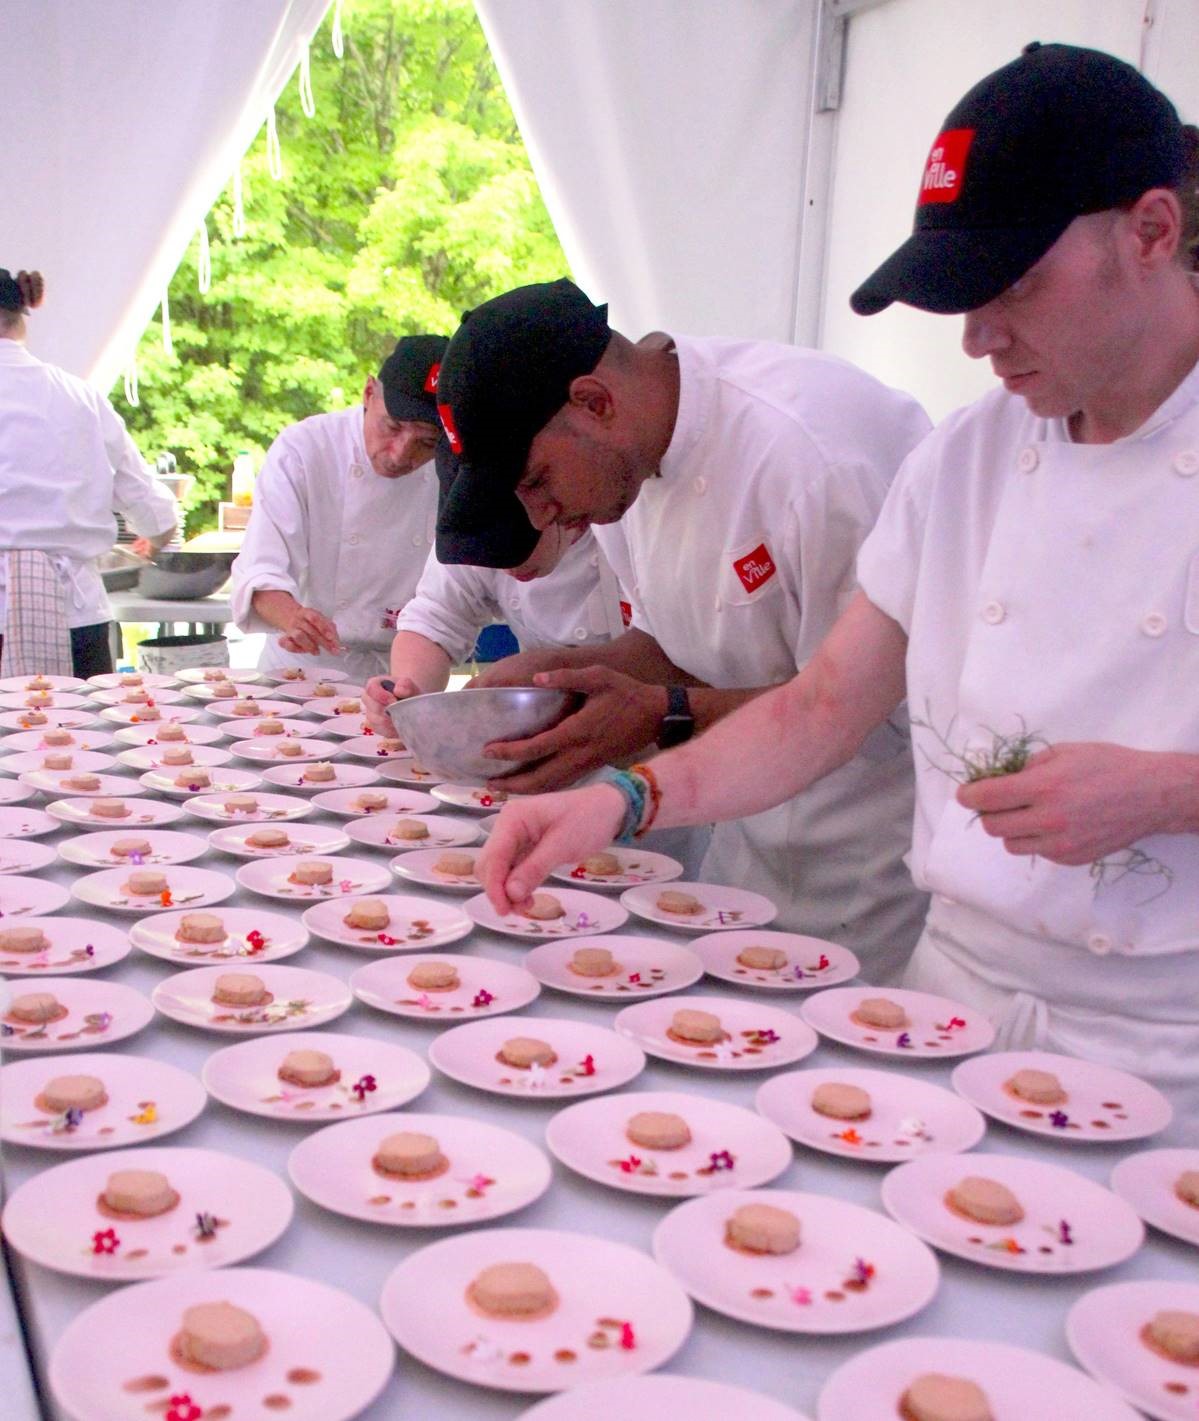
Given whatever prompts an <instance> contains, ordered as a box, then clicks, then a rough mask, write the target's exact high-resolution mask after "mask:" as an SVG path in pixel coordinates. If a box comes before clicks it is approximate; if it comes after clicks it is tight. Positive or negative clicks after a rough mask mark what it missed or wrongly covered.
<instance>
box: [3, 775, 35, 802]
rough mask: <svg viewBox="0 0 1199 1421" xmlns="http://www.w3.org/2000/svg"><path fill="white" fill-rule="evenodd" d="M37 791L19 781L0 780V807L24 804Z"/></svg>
mask: <svg viewBox="0 0 1199 1421" xmlns="http://www.w3.org/2000/svg"><path fill="white" fill-rule="evenodd" d="M36 792H37V791H36V790H35V789H34V788H33V787H32V786H30V785H28V784H25V783H23V777H22V779H21V780H0V805H4V804H25V803H26V802H27V801H28V800H31V799H32V798H33V796H34V794H35V793H36Z"/></svg>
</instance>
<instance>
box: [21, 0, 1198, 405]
mask: <svg viewBox="0 0 1199 1421" xmlns="http://www.w3.org/2000/svg"><path fill="white" fill-rule="evenodd" d="M327 4H328V0H250V3H247V0H204V3H203V4H195V3H191V0H161V3H158V4H155V5H146V4H145V3H143V0H41V3H38V4H10V5H6V6H4V7H3V9H2V10H0V52H4V53H6V54H10V55H19V56H21V62H20V63H18V64H10V65H9V66H8V67H7V69H6V75H5V82H4V85H3V87H2V88H0V118H2V119H3V131H4V132H5V133H6V134H7V135H8V137H9V144H8V151H9V154H10V171H14V170H15V171H16V172H17V173H18V174H19V176H18V177H17V178H16V179H11V180H10V182H9V184H8V185H7V189H6V195H5V201H4V205H3V211H2V212H0V265H4V266H8V267H11V268H13V269H15V268H17V267H20V266H37V267H40V268H41V269H42V270H43V271H45V272H46V274H47V277H48V281H49V287H50V291H51V293H52V296H53V299H52V301H50V302H48V304H47V307H46V309H45V310H44V311H43V312H42V313H40V314H39V317H38V320H37V323H36V327H35V330H34V333H33V337H32V344H33V348H34V349H35V351H36V353H38V354H40V355H42V356H44V357H45V358H47V359H50V360H53V361H56V362H58V363H60V364H62V365H64V366H66V367H67V368H69V369H72V370H75V371H77V372H79V373H81V374H85V375H88V376H90V377H91V378H92V379H94V380H95V381H96V382H97V383H98V384H100V385H101V386H102V387H107V385H108V384H109V383H111V380H112V379H113V378H114V376H115V375H116V374H117V373H118V372H119V371H120V369H121V368H122V366H123V365H124V364H125V362H126V361H127V360H128V359H129V357H130V356H131V354H132V352H133V349H134V347H135V345H136V341H137V338H138V336H139V334H140V332H141V330H142V329H143V328H144V326H145V324H146V322H147V321H148V320H149V318H150V317H151V315H152V314H153V311H154V309H155V307H156V306H157V304H158V302H159V299H160V296H161V294H162V292H163V290H164V289H165V286H166V284H167V281H168V280H169V278H170V275H171V272H172V271H173V270H174V267H175V266H176V265H177V263H178V261H179V260H180V258H181V256H182V254H183V252H184V251H185V250H186V247H187V243H188V242H189V241H190V240H192V238H193V237H194V235H195V233H196V231H197V228H198V226H199V223H200V222H201V220H202V219H203V216H204V213H205V212H206V211H207V209H208V207H209V206H210V205H211V203H212V201H213V200H214V199H215V197H216V196H217V195H218V193H219V192H220V191H221V189H222V188H223V187H224V185H225V183H226V182H227V181H228V178H229V175H230V173H231V172H232V171H233V168H234V167H235V165H236V163H237V160H238V158H239V157H240V155H241V154H242V153H243V152H244V151H245V149H246V148H247V147H248V145H249V143H250V142H251V140H252V139H253V137H254V135H255V134H256V132H257V131H258V129H259V128H260V126H261V124H262V121H263V118H264V116H265V114H266V113H267V111H268V109H269V107H270V105H271V104H272V103H273V101H274V99H275V98H276V97H277V95H278V93H279V91H280V90H281V88H282V87H283V85H284V84H285V83H286V82H287V80H288V78H289V77H290V75H291V74H292V72H293V71H294V69H295V66H296V63H297V61H298V59H299V57H300V54H301V52H302V50H303V47H304V45H305V44H306V43H307V42H308V40H309V39H310V38H311V36H312V34H313V32H314V31H315V29H316V27H317V26H318V24H319V23H320V21H321V18H322V16H323V14H324V11H325V9H326V7H327ZM477 4H478V8H479V12H480V16H481V18H482V21H483V24H484V27H485V29H486V31H487V34H488V37H489V40H490V42H491V45H492V49H493V52H494V54H495V56H496V60H497V63H498V65H499V68H500V72H501V74H502V76H503V79H504V82H505V84H506V86H507V88H508V92H509V95H510V96H511V99H512V103H513V107H514V109H515V111H516V115H517V119H518V121H519V123H520V126H521V129H522V132H523V134H524V137H525V140H526V142H527V144H528V147H529V151H530V155H531V157H532V161H533V165H534V168H535V170H536V172H537V175H538V178H539V180H540V182H541V185H542V189H543V192H544V194H545V197H546V201H547V204H548V206H549V208H550V212H551V215H552V216H553V218H554V221H555V224H556V226H557V228H558V232H559V235H560V237H561V239H562V242H563V245H564V247H565V249H566V253H567V257H568V259H569V260H570V262H571V265H572V268H573V270H574V272H575V274H576V276H577V278H578V279H579V281H580V283H581V284H582V285H583V286H584V287H585V288H586V289H587V290H588V292H589V293H590V294H591V295H592V296H593V298H595V299H597V300H601V299H602V300H607V301H608V302H609V304H610V307H611V312H612V319H613V323H614V324H615V325H616V326H617V327H618V328H620V329H623V330H624V331H625V332H626V333H627V334H630V335H639V334H641V333H642V332H644V331H647V330H650V329H653V328H666V329H674V330H677V331H680V332H684V331H685V332H688V333H690V334H724V335H734V334H735V335H744V336H753V337H761V338H769V339H775V340H788V341H790V340H794V341H799V342H801V343H806V344H813V345H819V346H822V347H824V348H826V349H828V350H831V351H834V352H835V353H837V354H839V355H842V356H845V357H846V358H848V359H850V360H854V361H856V362H857V363H859V364H861V365H862V366H864V367H865V368H866V369H868V370H870V371H871V372H873V373H874V374H876V375H878V376H880V377H881V378H883V379H885V380H887V381H889V382H891V383H892V384H896V385H900V386H904V387H906V388H908V389H910V390H912V391H913V392H914V393H916V394H917V395H918V396H919V397H920V398H921V399H922V400H923V401H924V402H925V404H926V406H927V407H928V409H929V411H930V413H931V414H933V416H934V417H939V416H941V415H943V414H945V413H946V412H947V411H948V410H949V409H951V408H953V407H954V406H956V405H958V404H960V403H962V402H964V401H965V400H968V399H971V398H973V397H974V396H975V395H976V394H978V393H979V392H980V391H981V390H982V389H984V388H986V387H987V386H988V385H989V383H990V380H991V377H990V374H989V371H988V370H987V369H986V368H985V366H978V365H971V364H970V362H968V361H967V360H966V359H965V357H964V356H963V355H962V354H961V352H960V350H959V349H958V345H957V342H958V335H959V325H960V323H959V322H956V321H946V320H944V319H941V318H937V317H932V316H927V315H924V314H922V313H920V312H916V311H911V310H909V309H906V308H900V307H893V308H891V309H890V310H888V311H886V312H884V313H883V314H882V315H880V316H876V317H873V318H871V319H869V320H864V319H861V318H859V317H856V316H854V315H853V314H852V313H851V312H850V310H849V306H848V295H849V292H850V291H851V290H852V289H853V288H854V286H856V285H857V283H858V282H859V281H860V280H861V279H862V278H863V277H864V276H865V275H866V274H867V273H869V271H871V270H872V269H873V267H874V266H875V265H876V264H877V262H878V261H880V260H881V259H882V258H883V257H884V256H885V255H886V254H887V253H888V252H889V251H890V250H891V249H892V248H893V247H894V246H895V245H896V244H897V243H898V241H899V240H900V239H901V238H902V237H903V235H904V234H905V233H906V232H907V230H908V228H909V225H910V222H911V212H912V206H913V201H914V194H915V189H916V183H917V179H918V176H919V173H920V169H921V165H922V162H923V158H924V155H925V153H926V151H927V147H928V144H929V142H930V140H931V138H932V136H933V135H934V134H935V132H936V129H937V125H938V123H939V121H940V119H941V118H942V117H943V116H944V114H945V113H946V112H947V111H948V109H949V108H950V107H951V106H952V105H953V103H954V102H955V101H956V99H957V98H958V97H959V96H960V95H961V94H962V93H963V92H964V91H965V89H966V88H967V87H969V85H970V84H971V83H973V82H974V81H975V80H977V79H978V78H980V77H981V76H982V75H984V74H985V73H987V72H989V71H990V70H992V69H994V68H996V67H998V66H999V65H1000V64H1003V63H1005V62H1007V61H1008V60H1009V59H1011V58H1013V57H1014V56H1015V55H1016V54H1017V53H1018V52H1019V50H1020V48H1021V47H1022V45H1023V44H1025V43H1026V42H1027V41H1028V40H1030V39H1041V40H1046V41H1048V40H1064V41H1067V42H1071V43H1077V44H1089V45H1094V46H1095V47H1097V48H1101V49H1106V50H1108V51H1110V52H1111V53H1114V54H1118V55H1120V56H1121V57H1123V58H1125V59H1128V60H1130V61H1131V62H1133V63H1135V64H1139V65H1140V66H1141V67H1142V68H1143V69H1144V71H1145V72H1146V73H1147V74H1148V75H1149V77H1150V78H1151V79H1153V80H1154V81H1155V82H1156V83H1158V84H1159V85H1161V87H1162V88H1164V89H1165V90H1166V92H1167V93H1168V94H1170V96H1171V97H1172V98H1173V99H1174V101H1175V103H1176V104H1177V105H1178V106H1179V109H1180V111H1181V112H1182V114H1183V116H1184V118H1194V117H1195V116H1197V115H1199V69H1196V66H1195V65H1194V64H1193V62H1191V58H1192V57H1193V56H1194V55H1195V54H1196V53H1199V4H1197V3H1196V0H1103V3H1102V4H1098V3H1096V0H1004V3H1003V4H1002V5H995V4H994V3H993V0H823V3H822V0H737V3H736V4H732V5H730V4H729V3H728V0H477Z"/></svg>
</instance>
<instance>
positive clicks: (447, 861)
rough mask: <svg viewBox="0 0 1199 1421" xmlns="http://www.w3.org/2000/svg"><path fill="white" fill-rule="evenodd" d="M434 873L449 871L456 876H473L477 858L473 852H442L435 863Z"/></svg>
mask: <svg viewBox="0 0 1199 1421" xmlns="http://www.w3.org/2000/svg"><path fill="white" fill-rule="evenodd" d="M433 872H434V873H448V874H451V875H452V876H453V877H455V878H473V877H474V876H475V859H474V855H473V854H456V853H447V854H441V855H440V856H439V858H438V860H437V862H436V863H435V864H434V865H433Z"/></svg>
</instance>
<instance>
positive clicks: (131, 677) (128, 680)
mask: <svg viewBox="0 0 1199 1421" xmlns="http://www.w3.org/2000/svg"><path fill="white" fill-rule="evenodd" d="M142 679H143V678H142V674H141V672H140V671H126V672H123V673H122V675H121V676H120V677H119V678H118V680H117V685H118V686H140V685H141V684H142Z"/></svg>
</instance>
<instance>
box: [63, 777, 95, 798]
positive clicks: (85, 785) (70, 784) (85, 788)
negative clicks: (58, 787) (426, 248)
mask: <svg viewBox="0 0 1199 1421" xmlns="http://www.w3.org/2000/svg"><path fill="white" fill-rule="evenodd" d="M62 788H63V789H69V790H71V791H73V792H75V793H77V794H90V793H91V792H92V790H96V789H99V788H100V777H99V776H98V775H70V776H68V778H67V779H65V780H63V782H62Z"/></svg>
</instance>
